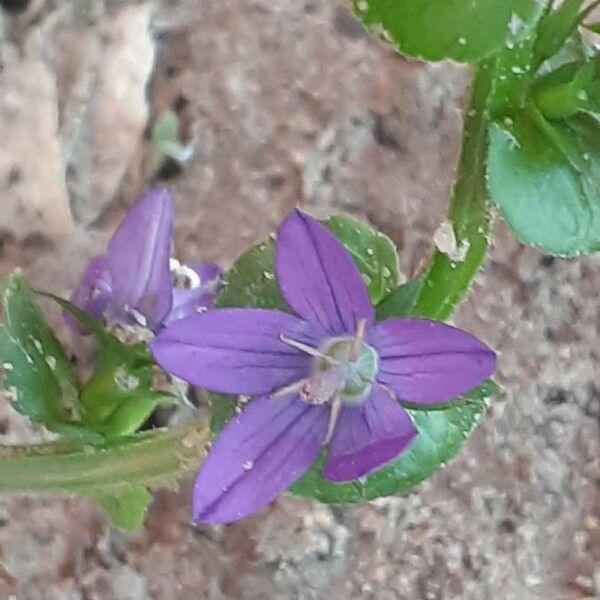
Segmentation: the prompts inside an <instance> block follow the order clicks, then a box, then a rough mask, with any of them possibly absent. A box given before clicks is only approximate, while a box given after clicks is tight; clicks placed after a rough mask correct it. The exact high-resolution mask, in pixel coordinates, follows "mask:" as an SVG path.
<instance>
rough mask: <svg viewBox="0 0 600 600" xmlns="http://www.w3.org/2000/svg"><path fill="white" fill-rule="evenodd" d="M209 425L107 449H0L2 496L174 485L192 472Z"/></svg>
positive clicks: (69, 445) (194, 424)
mask: <svg viewBox="0 0 600 600" xmlns="http://www.w3.org/2000/svg"><path fill="white" fill-rule="evenodd" d="M208 436H209V432H208V423H207V421H206V420H205V419H202V420H195V421H190V422H188V423H184V424H182V425H177V426H175V427H171V428H169V429H157V430H154V431H151V432H147V433H142V434H138V435H136V436H133V437H130V438H123V439H121V440H117V441H114V442H111V443H107V444H106V445H104V446H84V445H81V444H76V443H74V442H67V441H64V440H59V441H58V442H53V443H48V444H37V445H32V446H2V447H0V493H5V494H6V493H13V494H28V495H38V494H40V495H73V494H81V495H90V496H93V495H104V496H106V495H111V494H116V495H118V494H119V493H121V492H124V491H127V490H130V489H131V488H132V487H133V486H137V485H155V484H163V485H164V484H173V483H175V482H176V481H177V479H178V478H179V477H181V476H182V475H184V474H186V473H188V472H190V471H194V470H196V469H197V468H198V466H199V465H200V463H201V461H202V458H203V456H204V445H205V443H206V442H207V441H208Z"/></svg>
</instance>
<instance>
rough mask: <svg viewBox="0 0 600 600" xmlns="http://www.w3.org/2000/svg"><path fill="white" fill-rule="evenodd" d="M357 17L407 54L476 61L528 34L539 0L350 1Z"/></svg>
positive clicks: (538, 12) (537, 14) (541, 8)
mask: <svg viewBox="0 0 600 600" xmlns="http://www.w3.org/2000/svg"><path fill="white" fill-rule="evenodd" d="M352 4H353V7H354V12H355V14H356V16H357V17H358V18H359V19H360V20H361V21H362V22H363V23H364V24H365V26H366V27H367V28H369V29H370V30H371V31H373V32H378V33H380V34H381V35H382V37H383V38H384V39H386V40H387V41H390V42H392V43H393V44H394V45H395V46H396V48H397V49H398V50H399V51H400V52H402V53H403V54H406V55H408V56H414V57H417V58H423V59H426V60H442V59H446V58H452V59H454V60H458V61H461V62H478V61H480V60H482V59H483V58H486V57H487V56H489V55H490V54H492V53H493V52H495V51H497V50H498V49H500V47H501V46H502V45H504V44H509V45H511V44H514V43H517V42H519V41H521V40H523V39H525V38H526V37H528V36H529V35H530V34H531V33H532V31H533V28H534V26H535V24H536V22H537V20H538V19H539V18H540V17H541V16H542V14H543V13H544V10H545V5H546V4H547V0H546V1H540V0H352Z"/></svg>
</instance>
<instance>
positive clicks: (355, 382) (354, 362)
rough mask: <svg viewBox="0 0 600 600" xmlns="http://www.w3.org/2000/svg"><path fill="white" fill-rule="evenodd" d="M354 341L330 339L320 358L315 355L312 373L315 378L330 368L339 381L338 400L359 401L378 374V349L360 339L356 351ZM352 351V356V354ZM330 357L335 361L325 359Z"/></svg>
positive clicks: (343, 338)
mask: <svg viewBox="0 0 600 600" xmlns="http://www.w3.org/2000/svg"><path fill="white" fill-rule="evenodd" d="M356 347H357V343H356V340H355V339H354V338H350V337H342V338H332V339H330V340H327V342H326V343H325V344H324V345H323V346H322V348H321V349H320V352H322V354H323V358H321V357H315V360H314V374H315V375H316V376H317V377H318V376H320V375H323V374H325V373H327V372H328V371H333V372H335V373H336V375H337V376H338V378H339V380H340V387H341V389H339V388H338V389H339V391H340V393H341V399H342V401H344V402H348V403H358V402H361V401H362V400H364V399H365V397H366V396H367V395H368V393H369V392H370V391H371V387H372V386H373V382H374V380H375V375H376V374H377V367H378V363H379V360H378V356H377V352H375V350H374V349H373V348H371V346H369V345H368V344H365V343H364V342H360V344H359V345H358V351H356V350H355V348H356ZM353 352H354V356H353ZM327 357H328V358H331V359H333V360H334V361H335V362H336V363H339V364H335V363H332V362H331V361H329V360H327Z"/></svg>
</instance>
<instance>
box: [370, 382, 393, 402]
mask: <svg viewBox="0 0 600 600" xmlns="http://www.w3.org/2000/svg"><path fill="white" fill-rule="evenodd" d="M372 383H374V384H375V385H378V386H379V387H380V388H381V389H382V390H383V391H384V392H385V393H386V394H387V395H388V396H389V397H390V398H391V399H392V400H393V401H394V402H398V396H396V394H395V393H394V391H393V390H391V389H390V388H389V387H388V386H387V385H385V384H383V383H381V382H380V381H374V382H372Z"/></svg>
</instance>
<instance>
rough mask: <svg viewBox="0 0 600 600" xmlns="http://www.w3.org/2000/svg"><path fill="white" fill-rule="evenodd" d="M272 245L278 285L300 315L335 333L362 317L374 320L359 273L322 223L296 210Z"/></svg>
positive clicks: (352, 326)
mask: <svg viewBox="0 0 600 600" xmlns="http://www.w3.org/2000/svg"><path fill="white" fill-rule="evenodd" d="M276 250H277V253H276V269H277V279H278V281H279V288H280V289H281V293H282V294H283V296H284V297H285V299H286V300H287V302H288V304H289V305H290V306H291V307H292V308H293V309H294V310H295V311H296V312H297V313H298V314H299V315H300V316H301V317H302V318H304V319H306V320H307V321H316V322H317V323H320V324H321V325H322V326H323V327H325V329H327V330H328V331H329V332H330V333H332V334H334V335H339V334H343V333H354V332H355V331H356V326H357V323H358V321H359V320H360V319H366V321H367V324H371V323H372V322H373V315H374V311H373V305H372V304H371V301H370V299H369V294H368V291H367V287H366V285H365V282H364V281H363V278H362V276H361V274H360V272H359V271H358V269H357V268H356V265H355V264H354V263H353V262H352V259H351V258H350V255H349V254H348V252H346V250H345V249H344V247H343V246H342V244H341V243H340V242H339V241H338V239H337V238H336V237H335V236H334V235H333V234H332V233H331V232H330V231H329V229H327V228H326V227H325V226H324V225H321V223H319V222H318V221H317V220H315V219H313V218H312V217H309V216H308V215H305V214H304V213H302V212H300V211H299V210H296V211H295V212H294V213H292V214H291V215H290V216H289V217H288V218H287V219H286V220H285V221H284V222H283V224H282V225H281V227H280V229H279V233H278V235H277V248H276Z"/></svg>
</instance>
